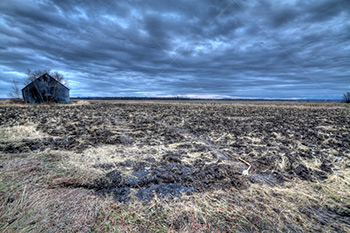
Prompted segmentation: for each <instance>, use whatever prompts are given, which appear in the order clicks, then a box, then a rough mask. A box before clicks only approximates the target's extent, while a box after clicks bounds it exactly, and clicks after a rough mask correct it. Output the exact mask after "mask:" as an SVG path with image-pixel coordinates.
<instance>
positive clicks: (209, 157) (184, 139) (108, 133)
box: [0, 101, 350, 232]
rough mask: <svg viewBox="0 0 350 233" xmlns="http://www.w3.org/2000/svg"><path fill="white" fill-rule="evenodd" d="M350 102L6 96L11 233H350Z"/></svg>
mask: <svg viewBox="0 0 350 233" xmlns="http://www.w3.org/2000/svg"><path fill="white" fill-rule="evenodd" d="M349 190H350V108H349V105H346V104H341V103H322V102H250V101H241V102H238V101H237V102H226V101H222V102H214V101H202V102H199V101H196V102H191V101H183V102H176V101H90V102H88V101H80V102H78V103H75V104H69V105H42V106H39V105H20V104H17V105H11V104H9V103H7V102H3V103H0V231H1V232H48V231H49V232H62V231H68V232H261V231H264V230H265V231H277V232H309V231H312V232H334V231H337V232H349V231H350V191H349Z"/></svg>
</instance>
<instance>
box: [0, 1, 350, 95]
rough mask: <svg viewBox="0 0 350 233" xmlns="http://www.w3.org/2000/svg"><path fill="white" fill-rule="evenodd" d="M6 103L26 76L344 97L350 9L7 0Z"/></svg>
mask: <svg viewBox="0 0 350 233" xmlns="http://www.w3.org/2000/svg"><path fill="white" fill-rule="evenodd" d="M0 12H1V14H0V20H1V24H0V39H1V41H2V44H1V45H0V57H1V60H0V62H1V63H0V67H1V69H0V79H1V80H0V85H1V86H0V97H6V94H7V93H8V90H9V89H10V86H11V82H12V80H13V79H14V80H17V81H19V82H21V83H22V80H23V79H24V77H25V72H26V70H27V69H32V70H33V69H44V68H51V69H52V70H55V71H59V72H62V73H63V74H64V75H65V76H66V77H67V79H68V80H69V82H70V87H71V94H72V96H97V95H99V96H169V95H170V96H171V95H188V96H223V97H226V96H240V97H261V98H263V97H268V98H271V97H282V98H294V97H295V98H340V97H341V94H342V93H344V92H346V91H348V90H349V89H350V70H349V67H350V51H349V50H350V35H349V33H348V32H349V30H350V21H349V18H350V3H349V1H347V0H343V1H332V0H322V1H320V0H317V1H316V0H312V1H287V0H286V1H239V0H232V1H231V0H226V1H215V0H207V1H185V0H181V1H170V0H169V1H165V0H162V1H160V0H157V1H156V0H154V1H141V0H133V1H132V0H130V1H113V0H109V1H108V0H105V1H103V0H100V1H62V0H60V1H58V0H57V1H55V0H47V1H19V0H18V1H2V2H0Z"/></svg>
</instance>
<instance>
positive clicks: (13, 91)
mask: <svg viewBox="0 0 350 233" xmlns="http://www.w3.org/2000/svg"><path fill="white" fill-rule="evenodd" d="M7 95H8V97H10V98H15V99H20V98H21V91H20V90H19V88H18V84H17V82H16V80H12V86H11V90H10V93H8V94H7Z"/></svg>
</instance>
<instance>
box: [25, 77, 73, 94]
mask: <svg viewBox="0 0 350 233" xmlns="http://www.w3.org/2000/svg"><path fill="white" fill-rule="evenodd" d="M43 76H49V77H50V78H52V79H53V80H55V81H56V82H57V83H59V84H61V85H62V86H63V87H65V88H67V89H68V90H70V89H69V88H68V87H66V86H65V85H63V84H62V83H60V82H59V81H57V80H56V79H55V78H54V77H52V76H51V75H49V74H48V73H45V74H43V75H41V76H39V77H37V78H36V79H34V80H33V81H32V82H30V83H29V84H27V86H25V87H23V88H22V91H23V90H24V89H26V88H27V87H28V86H30V84H32V83H33V82H35V81H36V80H38V79H39V78H41V77H43Z"/></svg>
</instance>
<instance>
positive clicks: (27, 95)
mask: <svg viewBox="0 0 350 233" xmlns="http://www.w3.org/2000/svg"><path fill="white" fill-rule="evenodd" d="M69 91H70V90H69V88H68V87H66V86H65V85H63V84H62V83H60V82H59V81H57V80H56V79H54V78H53V77H51V76H50V75H49V74H47V73H45V74H43V75H41V76H40V77H38V78H37V79H35V80H34V81H33V82H31V83H29V84H28V85H27V86H25V87H24V88H23V89H22V95H23V99H24V102H25V103H31V104H34V103H44V102H56V103H70V98H69Z"/></svg>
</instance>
